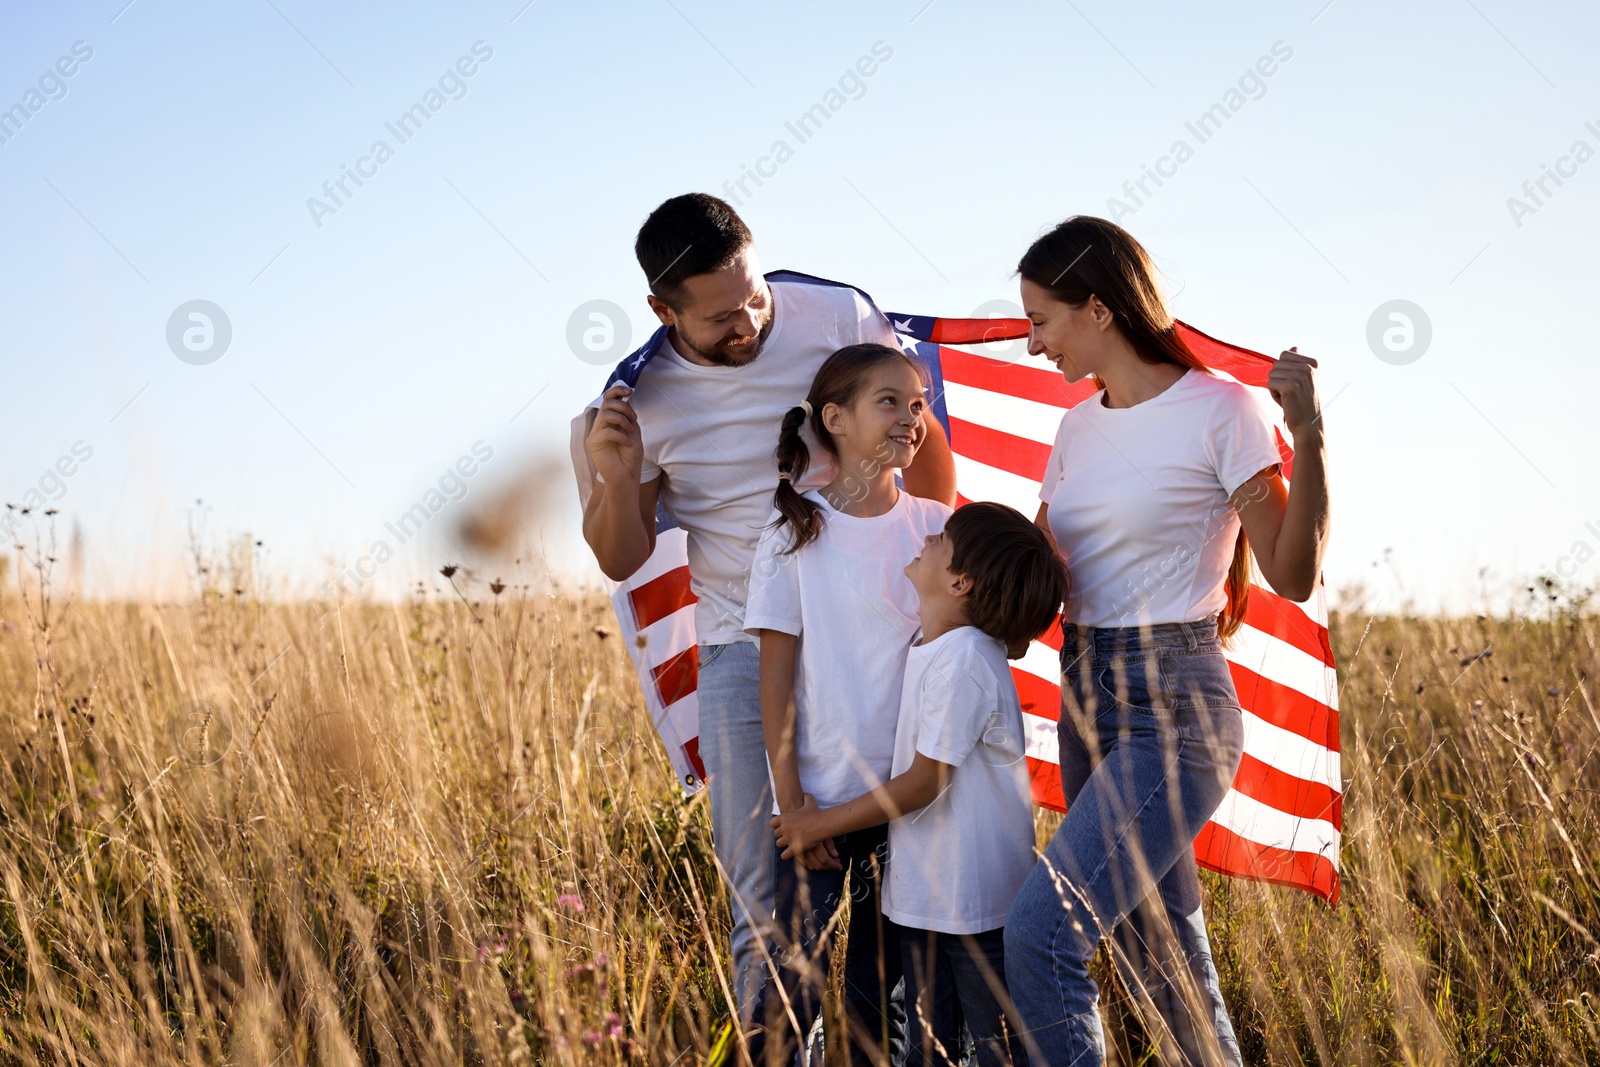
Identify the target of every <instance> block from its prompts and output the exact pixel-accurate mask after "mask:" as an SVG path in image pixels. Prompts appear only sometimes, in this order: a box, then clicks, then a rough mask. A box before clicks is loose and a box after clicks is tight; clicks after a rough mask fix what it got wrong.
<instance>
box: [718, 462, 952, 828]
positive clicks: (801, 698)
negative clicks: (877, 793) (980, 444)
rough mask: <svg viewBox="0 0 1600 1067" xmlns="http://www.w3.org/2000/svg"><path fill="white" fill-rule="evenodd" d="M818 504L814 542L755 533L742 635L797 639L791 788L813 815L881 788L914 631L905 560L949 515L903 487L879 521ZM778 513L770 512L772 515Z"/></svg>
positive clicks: (785, 532)
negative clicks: (794, 785) (801, 793)
mask: <svg viewBox="0 0 1600 1067" xmlns="http://www.w3.org/2000/svg"><path fill="white" fill-rule="evenodd" d="M805 495H806V497H807V498H808V499H811V500H815V501H817V502H818V503H820V504H821V505H822V509H823V515H824V519H823V525H822V533H821V534H820V536H818V538H817V539H816V540H815V541H813V542H811V543H810V544H809V545H806V546H805V547H804V548H802V549H801V550H800V551H798V552H795V553H792V554H789V555H785V554H784V553H783V550H784V549H785V548H787V547H788V546H789V545H791V544H793V543H794V539H793V535H792V534H791V533H790V531H789V527H788V525H787V524H784V525H781V526H776V527H771V528H769V529H767V530H766V531H765V532H763V533H762V535H761V541H760V544H759V545H758V546H757V548H756V556H755V563H754V565H753V566H752V567H751V570H750V599H749V603H748V604H747V605H746V607H745V613H744V625H745V629H746V630H748V631H750V633H751V634H752V635H753V634H754V633H755V632H756V631H757V630H777V631H779V632H781V633H786V634H795V635H797V636H798V637H799V639H800V640H799V641H798V643H797V647H796V651H795V659H796V662H795V679H794V704H795V718H796V722H795V750H796V754H797V755H798V757H799V760H798V762H799V766H800V787H801V788H802V789H803V790H805V791H806V792H807V793H810V794H811V795H812V796H814V797H816V798H817V804H818V806H820V807H824V808H826V807H831V806H833V805H835V804H842V803H843V802H844V801H846V800H851V799H853V798H855V797H858V796H860V795H861V794H862V793H865V792H868V791H869V790H871V789H873V788H875V787H877V786H879V785H882V784H883V783H884V782H886V781H888V780H889V768H890V765H891V764H892V763H893V762H894V745H895V722H896V720H898V719H899V717H900V678H901V672H902V671H903V670H904V668H905V662H906V650H907V649H908V648H910V647H911V639H912V638H913V637H915V636H916V633H917V630H918V629H919V627H920V621H919V619H918V616H917V591H916V589H915V588H914V587H913V586H912V585H911V579H910V578H907V577H906V576H905V573H904V570H905V566H906V564H908V563H910V562H911V561H912V560H913V559H915V558H916V557H917V556H918V555H919V554H920V553H921V552H922V546H923V541H924V539H925V538H926V537H927V536H928V535H929V534H933V533H938V532H939V531H940V530H943V529H944V524H945V521H946V520H947V519H949V517H950V508H949V507H947V506H946V505H944V504H941V503H939V502H938V501H936V500H924V499H922V498H921V497H915V496H912V495H911V494H910V493H907V492H905V491H903V490H902V491H901V492H900V495H899V497H898V499H896V500H895V503H894V506H893V507H892V508H890V509H889V510H888V511H886V512H885V513H884V514H882V515H876V516H871V517H859V516H854V515H846V514H844V513H842V512H839V511H836V510H834V509H833V508H832V507H831V506H829V504H828V503H827V501H826V500H824V499H823V498H822V496H821V494H819V493H815V492H812V493H807V494H805ZM777 517H778V513H777V512H776V511H773V512H770V513H769V518H770V519H776V518H777Z"/></svg>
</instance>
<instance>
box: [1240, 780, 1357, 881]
mask: <svg viewBox="0 0 1600 1067" xmlns="http://www.w3.org/2000/svg"><path fill="white" fill-rule="evenodd" d="M1211 821H1212V822H1214V823H1216V824H1217V825H1218V826H1221V827H1222V828H1224V829H1226V830H1232V831H1233V832H1234V833H1236V834H1238V835H1239V836H1240V837H1242V838H1244V839H1245V840H1247V841H1253V842H1255V843H1256V844H1258V845H1266V846H1267V847H1269V848H1283V849H1288V850H1290V851H1291V852H1310V853H1313V854H1321V855H1323V856H1327V857H1328V858H1329V859H1330V860H1333V861H1334V862H1335V863H1337V862H1338V858H1339V838H1340V834H1339V831H1338V830H1336V829H1334V826H1333V824H1332V823H1331V822H1328V821H1327V820H1326V819H1307V818H1303V817H1301V816H1298V815H1290V814H1289V813H1288V812H1284V811H1279V810H1278V809H1277V808H1274V807H1270V806H1268V805H1266V804H1263V803H1261V802H1260V801H1259V800H1255V799H1252V798H1251V797H1247V796H1245V795H1244V794H1243V793H1241V792H1239V791H1238V790H1237V789H1230V790H1228V795H1227V796H1226V797H1224V798H1223V800H1222V805H1221V806H1220V807H1219V808H1217V811H1216V814H1214V815H1212V816H1211Z"/></svg>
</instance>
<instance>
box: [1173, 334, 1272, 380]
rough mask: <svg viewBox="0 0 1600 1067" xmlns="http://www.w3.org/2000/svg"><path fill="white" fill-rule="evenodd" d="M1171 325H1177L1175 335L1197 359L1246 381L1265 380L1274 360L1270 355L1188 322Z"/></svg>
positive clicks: (1214, 368) (1270, 371)
mask: <svg viewBox="0 0 1600 1067" xmlns="http://www.w3.org/2000/svg"><path fill="white" fill-rule="evenodd" d="M1174 325H1175V326H1177V328H1178V336H1180V337H1182V338H1183V339H1184V341H1185V342H1186V343H1187V344H1188V346H1189V350H1190V351H1191V352H1193V353H1194V354H1195V355H1197V356H1199V357H1200V361H1201V362H1202V363H1204V364H1205V365H1206V366H1208V367H1210V368H1212V369H1213V370H1220V371H1223V372H1225V373H1227V374H1231V375H1233V376H1234V377H1235V378H1237V379H1238V380H1239V381H1241V382H1243V383H1244V384H1245V385H1263V386H1264V385H1266V384H1267V375H1268V374H1271V373H1272V364H1273V362H1274V360H1273V359H1272V357H1271V356H1264V355H1262V354H1261V353H1260V352H1252V351H1250V349H1248V348H1240V347H1239V346H1238V345H1230V344H1229V343H1228V342H1226V341H1219V340H1217V339H1216V338H1215V337H1212V336H1210V335H1209V334H1204V333H1201V332H1200V331H1199V330H1197V329H1195V328H1194V327H1193V326H1190V325H1189V324H1188V323H1187V322H1174Z"/></svg>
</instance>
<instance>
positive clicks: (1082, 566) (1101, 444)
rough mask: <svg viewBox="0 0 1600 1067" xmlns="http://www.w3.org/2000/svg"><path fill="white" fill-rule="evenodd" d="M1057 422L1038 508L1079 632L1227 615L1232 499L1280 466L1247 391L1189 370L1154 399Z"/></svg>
mask: <svg viewBox="0 0 1600 1067" xmlns="http://www.w3.org/2000/svg"><path fill="white" fill-rule="evenodd" d="M1104 397H1105V391H1104V390H1102V391H1100V392H1098V393H1096V394H1094V395H1093V396H1091V397H1089V398H1088V399H1087V400H1085V401H1083V402H1082V403H1080V404H1078V405H1077V406H1076V407H1074V408H1072V409H1071V410H1069V411H1068V412H1067V413H1066V414H1065V415H1063V416H1062V417H1061V428H1060V429H1059V430H1057V431H1056V443H1055V447H1054V448H1052V449H1051V450H1050V462H1049V465H1048V466H1047V467H1046V468H1045V475H1044V482H1043V484H1042V485H1041V486H1040V488H1039V499H1040V500H1043V501H1045V502H1046V503H1047V504H1049V506H1050V507H1049V520H1050V532H1051V533H1052V534H1054V535H1055V539H1056V545H1057V547H1058V548H1060V549H1061V554H1062V555H1063V556H1064V557H1065V558H1066V561H1067V569H1068V571H1069V572H1070V573H1071V575H1072V592H1071V594H1070V596H1069V597H1068V598H1067V603H1066V612H1065V614H1066V617H1067V619H1068V620H1069V621H1071V622H1075V623H1078V624H1080V625H1083V626H1140V625H1144V624H1147V623H1148V624H1152V625H1154V624H1160V623H1171V622H1198V621H1199V620H1201V619H1204V618H1206V617H1207V616H1209V615H1211V614H1213V613H1215V612H1218V611H1220V610H1222V609H1223V608H1224V607H1226V606H1227V603H1228V596H1227V591H1226V589H1225V588H1224V583H1225V581H1226V579H1227V576H1228V564H1229V562H1230V561H1231V560H1232V559H1233V546H1234V540H1235V538H1236V537H1237V536H1238V532H1239V514H1238V512H1237V511H1235V510H1234V508H1233V505H1232V504H1231V503H1229V500H1230V498H1231V497H1232V496H1233V494H1234V492H1235V491H1236V490H1237V489H1238V488H1239V487H1240V486H1241V485H1243V484H1244V483H1245V482H1247V481H1249V480H1250V479H1251V478H1253V477H1254V476H1255V475H1257V474H1259V473H1260V472H1261V471H1263V470H1265V469H1266V468H1268V467H1272V466H1275V465H1277V464H1278V463H1280V462H1282V457H1281V456H1279V454H1278V442H1277V436H1276V433H1275V431H1274V426H1275V425H1276V423H1277V418H1276V416H1275V415H1274V413H1273V412H1272V411H1271V410H1270V409H1269V408H1268V407H1267V406H1266V405H1265V403H1264V402H1263V401H1262V400H1261V399H1260V398H1258V397H1257V396H1256V394H1255V391H1254V390H1252V389H1250V388H1249V387H1248V386H1245V385H1241V384H1240V383H1238V382H1236V381H1233V380H1231V379H1228V378H1222V377H1214V376H1212V375H1210V374H1206V373H1204V372H1202V371H1197V370H1190V371H1187V372H1185V374H1184V375H1183V377H1182V378H1179V379H1178V380H1177V381H1176V382H1175V383H1173V384H1172V385H1171V386H1169V387H1168V388H1167V389H1166V390H1165V391H1164V392H1162V393H1161V394H1160V395H1158V396H1155V397H1152V398H1151V399H1149V400H1146V401H1144V402H1143V403H1141V404H1135V405H1134V406H1133V407H1129V408H1108V407H1106V406H1105V405H1104V404H1103V403H1101V401H1102V400H1103V399H1104Z"/></svg>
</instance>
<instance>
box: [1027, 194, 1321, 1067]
mask: <svg viewBox="0 0 1600 1067" xmlns="http://www.w3.org/2000/svg"><path fill="white" fill-rule="evenodd" d="M1017 270H1018V273H1019V274H1020V275H1021V276H1022V304H1023V308H1024V309H1025V310H1026V312H1027V314H1028V318H1029V320H1030V321H1031V322H1032V323H1033V329H1032V333H1031V336H1030V339H1029V343H1028V351H1029V352H1030V353H1031V354H1033V355H1044V356H1045V357H1047V358H1048V359H1050V360H1051V362H1053V363H1054V364H1055V365H1056V366H1057V367H1058V368H1059V369H1060V371H1061V373H1062V375H1063V376H1064V377H1065V378H1066V380H1067V381H1068V382H1069V383H1071V382H1077V381H1080V380H1081V379H1083V378H1085V377H1089V376H1093V377H1094V379H1095V381H1096V383H1097V384H1098V385H1100V387H1101V388H1100V391H1099V392H1097V393H1095V394H1094V395H1093V396H1091V397H1089V398H1088V399H1087V400H1084V401H1082V402H1081V403H1079V404H1078V405H1077V406H1076V407H1074V408H1072V409H1071V410H1069V411H1068V412H1067V413H1066V414H1065V415H1064V416H1063V417H1062V420H1061V427H1060V430H1059V431H1058V433H1057V436H1056V441H1055V446H1054V448H1053V449H1052V450H1051V453H1050V460H1049V465H1048V467H1047V469H1046V473H1045V478H1044V483H1043V485H1042V487H1041V489H1040V493H1039V496H1040V499H1041V500H1042V501H1043V502H1044V503H1043V505H1042V506H1041V507H1040V508H1039V514H1038V518H1037V520H1036V521H1037V522H1038V524H1039V525H1040V526H1041V527H1043V528H1044V529H1045V530H1046V532H1048V533H1049V534H1050V535H1051V536H1052V538H1053V539H1054V541H1055V543H1056V545H1057V547H1058V549H1059V550H1060V551H1061V552H1062V554H1063V555H1064V556H1065V558H1066V561H1067V565H1068V567H1070V568H1071V571H1072V579H1073V589H1072V593H1071V595H1070V596H1069V597H1068V599H1067V606H1066V611H1065V613H1064V615H1063V618H1062V629H1063V633H1064V638H1063V642H1062V646H1061V670H1062V683H1061V696H1062V714H1061V721H1060V744H1061V784H1062V789H1063V791H1064V793H1065V794H1066V798H1067V802H1068V806H1069V807H1068V812H1067V816H1066V818H1065V819H1064V820H1063V822H1062V824H1061V826H1060V828H1059V829H1058V830H1057V832H1056V835H1055V837H1054V839H1053V840H1052V841H1051V842H1050V845H1049V847H1048V848H1047V849H1046V850H1045V853H1044V855H1043V857H1042V858H1041V859H1040V861H1039V863H1038V864H1037V865H1036V866H1035V868H1034V870H1033V872H1032V873H1031V874H1030V875H1029V877H1028V880H1027V881H1026V882H1025V883H1024V884H1023V887H1022V889H1021V891H1020V892H1019V893H1018V894H1017V898H1016V900H1015V901H1014V902H1013V904H1012V907H1011V913H1010V916H1009V918H1008V921H1007V923H1006V937H1005V952H1006V975H1007V978H1008V979H1009V984H1010V987H1011V991H1012V995H1013V998H1014V1000H1015V1003H1016V1007H1017V1011H1018V1014H1019V1015H1020V1016H1021V1017H1022V1021H1023V1024H1024V1026H1025V1027H1026V1028H1028V1029H1029V1030H1030V1031H1031V1033H1030V1037H1031V1039H1032V1041H1034V1042H1035V1043H1036V1044H1037V1047H1038V1050H1039V1052H1040V1053H1041V1058H1042V1059H1043V1061H1044V1062H1048V1063H1074V1064H1097V1063H1100V1062H1102V1058H1103V1056H1104V1052H1103V1042H1102V1038H1101V1033H1100V1021H1099V1015H1098V1012H1097V1010H1096V1002H1097V999H1098V990H1097V989H1096V986H1095V983H1094V980H1093V979H1092V978H1090V976H1089V971H1088V962H1089V959H1090V958H1091V957H1092V956H1093V955H1094V952H1095V948H1096V945H1097V944H1098V942H1099V940H1100V937H1101V936H1102V935H1104V934H1106V933H1110V932H1112V931H1113V930H1116V931H1117V933H1118V935H1119V936H1118V941H1119V946H1118V947H1119V949H1120V951H1118V952H1114V953H1113V955H1114V956H1115V957H1116V958H1117V960H1118V964H1119V966H1120V967H1122V968H1123V973H1124V977H1125V978H1126V979H1127V980H1128V985H1129V987H1130V988H1132V989H1135V990H1140V991H1141V992H1142V994H1143V995H1141V996H1140V998H1139V999H1140V1004H1141V1006H1142V1007H1144V1008H1145V1009H1146V1010H1147V1011H1149V1010H1152V1009H1153V1012H1154V1014H1155V1015H1157V1016H1158V1018H1156V1019H1154V1020H1152V1022H1154V1023H1155V1025H1153V1026H1152V1027H1151V1031H1152V1034H1153V1035H1154V1036H1155V1039H1156V1040H1157V1041H1158V1042H1159V1044H1160V1046H1161V1048H1160V1054H1161V1060H1162V1062H1170V1063H1184V1064H1200V1063H1204V1064H1210V1063H1217V1062H1224V1063H1234V1064H1237V1063H1239V1062H1240V1059H1239V1047H1238V1043H1237V1042H1236V1041H1235V1039H1234V1034H1233V1027H1232V1025H1231V1023H1230V1022H1229V1020H1228V1012H1227V1008H1226V1006H1225V1005H1224V1003H1223V1001H1222V995H1221V992H1220V990H1219V989H1218V983H1217V972H1216V967H1215V965H1214V964H1213V962H1212V958H1211V949H1210V944H1209V942H1208V940H1207V937H1206V930H1205V919H1204V916H1203V915H1202V914H1201V910H1200V885H1199V878H1198V876H1197V873H1196V869H1195V861H1194V852H1193V845H1194V839H1195V836H1196V834H1198V833H1199V831H1200V830H1201V828H1202V827H1203V826H1204V825H1205V823H1206V821H1207V820H1208V819H1209V818H1210V817H1211V815H1212V813H1213V812H1214V811H1215V810H1216V808H1217V806H1218V805H1219V804H1220V803H1221V801H1222V798H1223V796H1224V795H1225V794H1226V792H1227V790H1228V786H1229V784H1230V783H1231V781H1232V779H1233V775H1234V772H1235V770H1236V769H1237V767H1238V765H1239V758H1240V752H1241V747H1242V741H1243V725H1242V720H1241V711H1240V708H1239V700H1238V696H1237V695H1236V694H1235V692H1234V687H1233V682H1232V679H1231V677H1230V675H1229V672H1228V664H1227V661H1226V660H1225V659H1224V658H1223V653H1222V646H1221V643H1220V641H1221V639H1225V638H1227V637H1229V636H1231V635H1232V634H1233V632H1234V631H1235V630H1237V629H1238V627H1239V625H1240V622H1241V621H1242V619H1243V616H1244V609H1245V600H1246V597H1247V595H1248V593H1249V588H1250V578H1249V564H1250V559H1249V553H1250V551H1251V548H1252V547H1253V548H1254V554H1255V559H1256V562H1257V564H1259V566H1260V568H1261V572H1262V574H1263V575H1264V576H1265V578H1266V580H1267V581H1268V582H1269V583H1270V584H1271V585H1272V587H1273V588H1274V589H1275V590H1276V591H1277V592H1278V593H1280V594H1281V595H1283V596H1286V597H1288V598H1289V599H1291V600H1305V599H1307V598H1308V597H1310V596H1311V595H1312V593H1313V592H1314V591H1315V589H1316V583H1317V581H1318V574H1319V572H1320V570H1321V564H1322V554H1323V550H1324V548H1325V547H1326V545H1327V537H1328V491H1327V481H1326V474H1325V449H1324V446H1323V439H1322V420H1321V414H1320V411H1319V407H1318V402H1317V393H1316V386H1315V381H1314V377H1313V374H1312V371H1313V369H1314V368H1315V367H1316V361H1315V360H1313V359H1310V358H1308V357H1306V356H1302V355H1300V354H1299V353H1298V352H1296V351H1294V350H1292V349H1291V350H1290V351H1288V352H1285V353H1283V355H1282V356H1280V357H1279V359H1278V361H1277V363H1276V365H1275V366H1274V367H1273V369H1272V372H1271V375H1270V377H1269V379H1268V386H1269V388H1270V390H1271V393H1272V397H1273V399H1274V400H1275V401H1276V402H1277V403H1278V405H1279V406H1280V407H1281V408H1282V414H1283V421H1284V423H1285V424H1286V426H1287V428H1288V431H1289V432H1290V434H1291V435H1292V436H1293V438H1294V451H1295V472H1294V485H1293V487H1292V488H1291V487H1286V486H1285V484H1284V481H1283V478H1282V477H1281V475H1280V474H1279V467H1278V464H1279V459H1280V457H1279V453H1278V448H1277V440H1276V434H1275V431H1274V426H1273V424H1274V422H1275V421H1276V419H1275V417H1274V416H1275V413H1273V412H1272V411H1271V409H1270V408H1268V407H1266V406H1265V405H1264V404H1260V403H1258V402H1257V400H1256V399H1255V398H1254V396H1253V395H1252V394H1251V391H1250V390H1249V389H1248V388H1247V387H1245V386H1243V385H1240V384H1239V383H1237V382H1234V381H1231V380H1228V379H1224V378H1220V377H1217V376H1215V375H1213V374H1211V373H1210V372H1209V371H1208V370H1207V369H1206V367H1205V366H1204V364H1203V363H1201V361H1200V360H1199V359H1198V358H1197V357H1196V356H1195V355H1194V354H1193V353H1192V352H1191V351H1190V350H1189V349H1188V347H1187V346H1186V345H1185V344H1184V342H1183V340H1182V339H1181V338H1180V337H1179V336H1178V334H1177V332H1176V331H1175V329H1174V328H1173V322H1172V316H1171V315H1170V314H1169V313H1168V312H1167V309H1166V307H1165V306H1164V304H1163V302H1162V299H1161V295H1160V292H1159V290H1158V289H1157V287H1156V282H1155V277H1154V271H1153V269H1152V267H1151V264H1150V259H1149V256H1148V255H1147V254H1146V253H1145V250H1144V249H1143V248H1142V247H1140V245H1139V243H1138V242H1137V241H1135V240H1134V239H1133V238H1132V237H1131V236H1129V234H1128V233H1127V232H1126V231H1124V230H1122V229H1121V228H1119V227H1118V226H1115V225H1113V224H1112V223H1110V222H1106V221H1104V220H1102V219H1095V218H1087V217H1082V216H1079V217H1075V218H1071V219H1068V220H1067V221H1066V222H1063V223H1062V224H1061V225H1059V226H1057V227H1056V228H1055V229H1054V230H1052V231H1051V232H1049V233H1048V234H1046V235H1045V236H1043V237H1041V238H1039V239H1038V240H1037V241H1035V242H1034V244H1033V246H1032V247H1031V248H1029V249H1028V251H1027V254H1026V255H1024V256H1023V257H1022V261H1021V263H1020V264H1019V265H1018V268H1017Z"/></svg>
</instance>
